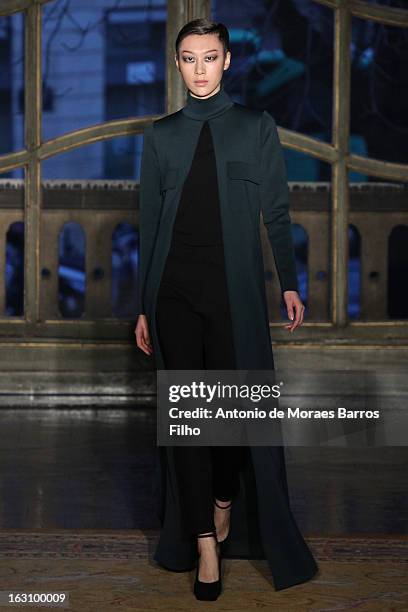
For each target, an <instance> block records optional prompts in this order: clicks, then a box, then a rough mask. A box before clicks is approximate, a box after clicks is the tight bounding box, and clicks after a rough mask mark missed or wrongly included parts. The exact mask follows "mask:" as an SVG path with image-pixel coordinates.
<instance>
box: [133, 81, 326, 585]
mask: <svg viewBox="0 0 408 612" xmlns="http://www.w3.org/2000/svg"><path fill="white" fill-rule="evenodd" d="M204 120H208V122H209V125H210V128H211V134H212V138H213V142H214V151H215V157H216V165H217V176H218V188H219V202H220V210H221V220H222V231H223V239H224V253H225V268H226V274H227V288H228V293H229V302H230V309H231V318H232V326H233V339H234V347H235V356H236V363H237V369H243V370H245V369H249V370H254V369H256V370H262V369H265V370H268V369H274V362H273V354H272V347H271V336H270V328H269V317H268V309H267V302H266V291H265V275H264V263H263V257H262V247H261V238H260V213H261V212H262V219H263V222H264V223H265V225H266V228H267V231H268V236H269V240H270V244H271V247H272V249H273V254H274V258H275V262H276V267H277V271H278V275H279V280H280V285H281V290H282V292H283V291H285V290H288V289H293V290H297V289H298V283H297V275H296V265H295V258H294V249H293V242H292V234H291V223H290V216H289V202H288V186H287V182H286V169H285V162H284V158H283V152H282V148H281V145H280V142H279V137H278V132H277V129H276V124H275V121H274V119H273V118H272V116H271V115H270V114H269V113H268V112H266V111H264V112H262V111H258V110H251V109H249V108H247V107H245V106H242V105H240V104H236V103H234V102H233V101H232V100H231V99H230V97H229V96H228V94H227V93H226V92H225V90H224V89H223V88H221V90H220V91H219V92H218V93H217V94H215V95H214V96H212V97H210V98H208V99H207V100H200V99H197V98H193V97H192V96H191V95H190V94H188V95H187V104H186V106H185V107H184V108H183V109H181V110H180V111H178V112H176V113H173V114H171V115H168V116H166V117H163V118H161V119H160V120H158V121H155V122H154V123H153V124H150V125H149V126H148V127H147V128H146V130H145V133H144V148H143V156H142V167H141V183H140V201H139V208H140V221H139V231H140V249H139V256H140V263H139V274H140V277H139V287H140V289H139V292H140V302H139V312H140V313H144V314H146V316H147V321H148V325H149V331H150V337H151V341H152V345H153V353H154V358H155V361H156V366H157V369H166V366H165V363H164V361H163V356H162V353H161V349H160V344H159V341H158V336H157V330H156V316H155V315H156V299H157V294H158V290H159V286H160V280H161V277H162V273H163V269H164V265H165V262H166V257H167V254H168V251H169V248H170V243H171V238H172V228H173V224H174V220H175V216H176V212H177V207H178V203H179V200H180V196H181V192H182V189H183V184H184V181H185V179H186V177H187V175H188V172H189V169H190V165H191V162H192V159H193V155H194V151H195V148H196V145H197V141H198V137H199V133H200V130H201V127H202V123H203V121H204ZM192 204H193V203H192ZM158 458H159V461H158V470H157V480H156V485H157V489H156V492H157V495H158V504H159V507H158V514H159V518H160V521H161V525H162V529H161V534H160V540H159V544H158V547H157V549H156V553H155V557H154V558H155V560H156V561H157V562H158V563H159V564H160V565H162V566H164V567H167V568H168V569H172V570H188V569H192V568H193V567H194V565H195V563H196V558H197V552H196V551H197V545H196V541H195V540H192V539H189V538H188V537H185V536H184V534H183V527H182V525H181V521H180V511H179V503H178V488H177V479H176V477H175V472H174V461H173V452H172V447H159V453H158ZM229 540H230V541H229V547H228V552H227V553H226V556H227V557H228V556H229V557H231V558H232V557H238V558H246V559H249V558H258V559H267V561H268V563H269V566H270V569H271V572H272V576H273V579H274V585H275V589H276V590H280V589H283V588H286V587H289V586H291V585H293V584H297V583H300V582H304V581H306V580H308V579H310V578H311V577H312V576H313V575H315V573H316V571H317V565H316V562H315V560H314V558H313V556H312V554H311V552H310V550H309V548H308V546H307V545H306V543H305V541H304V540H303V538H302V535H301V533H300V531H299V529H298V527H297V525H296V522H295V520H294V517H293V515H292V512H291V509H290V506H289V497H288V489H287V480H286V469H285V457H284V452H283V448H282V447H281V446H250V447H247V461H246V464H245V468H244V469H243V471H242V472H241V489H240V493H239V495H238V497H237V498H236V499H235V500H234V504H233V509H232V513H231V527H230V538H229Z"/></svg>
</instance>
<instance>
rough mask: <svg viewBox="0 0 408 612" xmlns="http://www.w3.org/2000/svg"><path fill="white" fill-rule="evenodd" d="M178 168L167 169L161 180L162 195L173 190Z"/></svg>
mask: <svg viewBox="0 0 408 612" xmlns="http://www.w3.org/2000/svg"><path fill="white" fill-rule="evenodd" d="M177 177H178V168H168V169H167V172H166V174H165V175H164V177H163V179H162V185H161V192H162V193H164V192H166V191H167V190H168V189H174V187H175V186H176V184H177Z"/></svg>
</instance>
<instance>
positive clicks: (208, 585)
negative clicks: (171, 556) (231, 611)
mask: <svg viewBox="0 0 408 612" xmlns="http://www.w3.org/2000/svg"><path fill="white" fill-rule="evenodd" d="M197 537H198V538H210V537H213V538H215V541H216V542H217V532H216V531H211V532H210V533H204V534H201V535H198V536H197ZM217 550H218V546H217ZM200 555H201V553H199V555H198V561H197V570H196V576H195V581H194V595H195V596H196V599H200V600H202V601H215V600H216V599H217V598H218V597H219V595H220V594H221V590H222V585H221V556H220V554H219V552H218V580H215V581H214V582H201V581H200V580H199V579H198V572H199V569H200Z"/></svg>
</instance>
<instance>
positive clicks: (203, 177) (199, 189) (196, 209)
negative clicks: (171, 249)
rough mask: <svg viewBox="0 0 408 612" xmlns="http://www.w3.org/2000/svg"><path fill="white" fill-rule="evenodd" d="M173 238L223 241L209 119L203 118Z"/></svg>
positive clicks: (205, 242) (185, 241)
mask: <svg viewBox="0 0 408 612" xmlns="http://www.w3.org/2000/svg"><path fill="white" fill-rule="evenodd" d="M173 241H174V242H175V243H183V244H189V245H194V246H204V245H205V246H207V245H211V244H222V229H221V215H220V208H219V198H218V182H217V168H216V164H215V156H214V146H213V142H212V137H211V130H210V126H209V124H208V121H204V123H203V126H202V128H201V132H200V136H199V139H198V143H197V147H196V150H195V154H194V157H193V161H192V164H191V168H190V172H189V174H188V176H187V178H186V180H185V182H184V186H183V191H182V194H181V198H180V202H179V205H178V209H177V214H176V219H175V222H174V228H173Z"/></svg>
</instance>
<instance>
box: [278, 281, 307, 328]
mask: <svg viewBox="0 0 408 612" xmlns="http://www.w3.org/2000/svg"><path fill="white" fill-rule="evenodd" d="M283 299H284V300H285V302H286V308H287V309H288V318H289V319H290V320H291V321H292V323H287V324H286V325H284V327H285V328H286V329H287V330H288V331H290V332H291V333H292V332H293V331H294V330H295V329H296V328H297V327H299V326H300V325H302V323H303V313H304V311H305V307H304V305H303V303H302V300H301V299H300V296H299V294H298V292H297V291H284V292H283ZM294 310H295V313H296V317H295V318H294V312H293V311H294Z"/></svg>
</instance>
